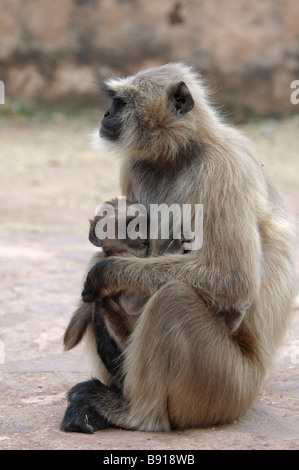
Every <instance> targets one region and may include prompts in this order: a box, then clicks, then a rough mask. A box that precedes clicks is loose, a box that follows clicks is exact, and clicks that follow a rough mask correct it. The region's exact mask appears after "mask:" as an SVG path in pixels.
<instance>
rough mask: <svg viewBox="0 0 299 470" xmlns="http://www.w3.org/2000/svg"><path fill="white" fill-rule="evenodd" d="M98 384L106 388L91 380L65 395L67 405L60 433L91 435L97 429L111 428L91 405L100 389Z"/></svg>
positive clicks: (110, 424) (78, 385)
mask: <svg viewBox="0 0 299 470" xmlns="http://www.w3.org/2000/svg"><path fill="white" fill-rule="evenodd" d="M99 384H100V385H101V386H102V387H106V386H105V385H104V384H102V383H101V382H100V381H99V380H97V379H93V380H89V381H87V382H81V383H79V384H77V385H75V386H74V387H73V388H71V390H70V391H69V392H68V395H67V397H68V401H69V405H68V407H67V409H66V412H65V415H64V418H63V420H62V423H61V425H60V429H61V430H62V431H65V432H83V433H86V434H92V433H93V432H94V431H98V430H99V429H105V428H109V427H112V426H113V424H112V423H110V422H109V421H108V420H107V419H106V418H104V417H103V416H102V415H101V414H100V413H99V412H98V411H97V409H96V408H95V406H93V404H92V402H93V401H94V399H95V398H96V395H95V394H96V393H97V391H98V390H99V388H101V387H100V386H99ZM107 388H108V387H107Z"/></svg>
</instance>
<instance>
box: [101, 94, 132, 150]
mask: <svg viewBox="0 0 299 470" xmlns="http://www.w3.org/2000/svg"><path fill="white" fill-rule="evenodd" d="M125 106H126V103H125V102H124V101H123V100H121V99H119V98H114V99H113V101H112V104H111V106H110V107H109V108H108V109H107V111H105V113H104V116H103V119H102V121H101V128H100V136H101V137H104V138H105V139H108V140H110V141H112V142H115V141H116V140H118V139H119V137H120V134H121V129H122V112H123V109H124V107H125Z"/></svg>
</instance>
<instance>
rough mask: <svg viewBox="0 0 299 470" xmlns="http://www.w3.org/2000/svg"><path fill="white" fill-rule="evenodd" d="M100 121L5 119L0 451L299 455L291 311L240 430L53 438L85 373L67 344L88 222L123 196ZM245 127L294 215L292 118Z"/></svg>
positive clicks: (296, 352) (296, 144) (298, 179)
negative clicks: (97, 147)
mask: <svg viewBox="0 0 299 470" xmlns="http://www.w3.org/2000/svg"><path fill="white" fill-rule="evenodd" d="M96 119H97V118H96V116H95V115H94V114H91V115H90V116H88V115H85V116H80V117H72V118H69V117H67V116H66V115H65V114H64V113H54V114H52V115H51V118H44V117H40V116H39V117H33V118H31V119H21V118H20V117H18V116H17V117H14V118H13V119H8V118H3V119H0V188H1V199H0V214H1V220H0V259H1V264H0V276H1V290H2V296H1V298H0V363H1V364H0V396H1V402H0V403H1V405H0V449H58V450H59V449H99V450H100V449H111V450H112V449H123V450H124V449H126V450H133V449H148V450H152V449H156V450H159V449H163V450H166V449H177V450H186V449H188V450H197V449H298V447H299V375H298V364H299V318H298V311H297V314H296V312H295V315H294V320H293V323H292V324H291V325H290V328H289V332H288V335H287V337H286V339H285V342H284V345H283V347H282V350H281V353H280V355H279V357H278V358H277V361H276V365H275V368H274V370H273V371H272V372H271V374H270V376H269V378H268V379H267V381H266V382H265V384H264V386H263V389H262V391H261V393H260V395H259V398H258V400H257V402H256V403H255V404H254V406H253V407H252V408H251V410H250V411H249V412H248V414H247V415H246V416H245V417H244V418H242V419H241V420H239V421H238V422H235V423H232V424H230V425H226V426H219V427H215V428H209V429H204V430H202V429H191V430H187V431H184V432H172V433H167V434H160V433H143V432H130V431H124V430H116V429H107V430H105V431H99V432H97V433H95V434H93V435H84V434H75V433H70V434H65V433H63V432H61V431H60V430H59V423H60V420H61V419H62V416H63V413H64V410H65V406H66V401H65V393H66V391H67V390H68V389H69V388H70V387H71V386H72V385H74V384H75V383H77V382H78V381H80V380H84V379H86V378H88V377H89V376H90V374H91V369H90V366H89V363H88V361H87V356H86V354H85V352H84V349H83V347H82V346H79V347H78V348H77V349H76V350H74V351H71V352H69V353H64V352H63V347H62V336H63V333H64V330H65V327H66V325H67V323H68V321H69V318H70V316H71V314H72V311H73V310H74V308H75V306H76V302H77V300H78V298H79V294H80V283H81V276H82V273H83V271H84V268H85V266H86V263H87V260H88V259H89V257H90V255H91V254H92V253H93V252H94V249H95V248H94V247H93V246H92V245H90V244H89V242H88V240H87V231H88V220H87V219H88V217H89V216H92V215H93V213H94V210H95V207H96V205H97V204H99V203H101V202H103V201H104V200H107V199H109V198H110V197H112V196H115V195H117V194H118V193H119V190H118V165H117V161H116V158H115V157H113V156H112V155H106V154H104V153H101V152H99V151H94V150H92V149H90V148H89V145H88V140H89V133H90V132H91V131H92V130H93V128H95V127H96ZM244 127H245V129H244V130H245V131H246V133H247V134H248V135H249V136H250V137H252V138H253V142H254V146H255V147H256V148H257V150H258V151H259V153H260V155H261V157H262V160H263V163H264V165H265V167H266V168H267V171H268V172H269V173H270V174H271V176H272V177H273V178H274V180H275V181H276V182H277V184H278V185H279V187H280V189H281V192H282V193H283V195H284V197H285V199H286V201H287V202H288V204H289V205H290V207H291V209H292V211H293V213H294V214H295V216H296V217H297V218H298V219H299V157H298V148H299V119H298V117H293V118H291V119H288V120H284V121H281V122H277V121H272V120H269V121H264V122H259V123H251V124H248V125H246V126H244ZM297 261H298V263H297V265H298V279H299V258H298V260H297Z"/></svg>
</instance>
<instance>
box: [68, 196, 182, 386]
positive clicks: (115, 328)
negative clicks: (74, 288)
mask: <svg viewBox="0 0 299 470" xmlns="http://www.w3.org/2000/svg"><path fill="white" fill-rule="evenodd" d="M131 205H132V203H131V201H126V203H125V207H124V214H121V213H119V209H118V199H112V200H111V201H107V202H106V203H105V204H104V205H103V206H102V207H100V208H98V209H97V212H101V213H103V212H105V208H107V206H109V207H110V208H113V209H114V212H113V215H112V216H110V218H111V219H113V220H111V222H112V223H113V224H114V226H115V227H114V228H115V230H114V235H115V236H114V237H113V238H109V237H105V238H103V239H102V238H99V237H98V236H97V233H96V226H97V223H98V222H99V221H101V220H103V219H104V216H103V215H96V216H95V217H94V219H90V220H89V222H90V228H89V240H90V242H91V243H92V244H93V245H95V246H97V247H100V248H102V252H99V253H98V254H97V257H98V260H100V259H101V258H103V257H109V256H123V257H127V256H136V257H140V258H144V257H146V256H157V255H160V256H161V255H165V254H167V253H184V251H185V250H184V242H186V240H184V239H172V240H170V241H168V240H166V241H165V242H164V243H163V244H162V248H161V246H160V245H161V244H159V245H157V244H153V243H152V244H151V246H150V245H149V240H148V238H146V239H145V238H144V239H143V238H140V237H137V238H135V239H132V238H130V237H129V236H128V232H127V230H126V238H123V239H121V238H120V237H119V234H118V222H119V219H121V217H124V219H125V224H126V227H128V225H129V224H130V222H131V221H132V220H133V219H134V217H133V216H129V215H128V214H127V210H128V208H129V207H130V206H131ZM107 219H108V216H106V217H105V221H106V220H107ZM138 224H139V225H141V224H142V225H144V227H145V232H146V233H147V232H148V217H147V215H146V214H141V215H139V217H138ZM158 247H159V253H158V252H157V249H158ZM147 300H148V297H146V296H144V295H143V294H142V293H139V292H138V291H137V292H135V293H134V294H132V293H131V294H128V295H127V294H126V293H125V292H117V293H116V294H115V295H108V296H106V297H104V298H98V299H96V300H95V301H94V302H93V303H84V302H80V304H79V307H78V308H77V310H76V311H75V312H74V314H73V316H72V318H71V320H70V322H69V325H68V327H67V329H66V331H65V334H64V347H65V350H66V351H68V350H70V349H72V348H73V347H75V346H76V345H77V344H78V343H79V342H80V341H81V339H82V338H83V336H84V334H85V332H86V330H87V328H90V327H91V329H92V336H93V337H94V339H95V346H96V350H97V353H98V355H99V357H100V358H101V360H102V361H103V363H104V366H105V367H106V369H107V372H108V374H105V380H106V381H109V384H110V383H112V382H116V383H118V384H119V381H120V380H121V373H120V370H119V367H120V361H121V351H122V349H123V347H124V344H125V342H126V341H127V339H128V338H129V336H130V334H131V333H132V331H133V329H134V326H135V324H136V321H137V319H138V316H139V315H140V313H141V311H142V308H143V307H144V305H145V303H146V302H147ZM89 339H90V338H89Z"/></svg>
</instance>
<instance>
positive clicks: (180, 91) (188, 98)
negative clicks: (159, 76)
mask: <svg viewBox="0 0 299 470" xmlns="http://www.w3.org/2000/svg"><path fill="white" fill-rule="evenodd" d="M168 99H169V102H170V104H171V106H172V108H173V109H174V110H175V112H176V113H177V114H179V115H180V116H184V115H185V114H187V113H188V112H189V111H191V109H192V108H193V107H194V100H193V98H192V95H191V93H190V90H189V88H188V87H187V85H186V83H185V82H179V83H177V84H176V85H174V86H173V87H172V88H171V90H170V92H169V95H168Z"/></svg>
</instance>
